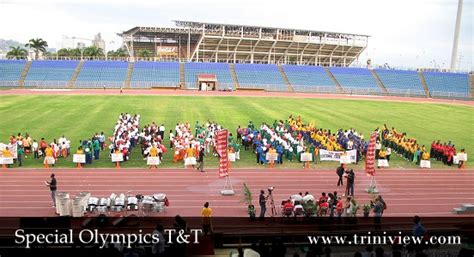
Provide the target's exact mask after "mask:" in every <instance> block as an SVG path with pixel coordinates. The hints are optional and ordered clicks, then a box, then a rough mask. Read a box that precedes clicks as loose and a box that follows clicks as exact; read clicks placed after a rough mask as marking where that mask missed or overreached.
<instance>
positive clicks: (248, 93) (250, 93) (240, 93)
mask: <svg viewBox="0 0 474 257" xmlns="http://www.w3.org/2000/svg"><path fill="white" fill-rule="evenodd" d="M0 95H165V96H167V95H169V96H221V97H226V96H237V97H284V98H317V99H350V100H373V101H397V102H414V103H445V104H455V105H466V106H474V101H472V100H457V99H440V98H425V97H402V96H377V95H352V94H318V93H299V92H267V91H263V90H237V91H233V92H222V91H206V92H201V91H197V90H176V89H159V90H152V89H125V90H123V94H120V89H107V90H102V89H21V88H14V89H8V90H0Z"/></svg>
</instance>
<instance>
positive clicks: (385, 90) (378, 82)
mask: <svg viewBox="0 0 474 257" xmlns="http://www.w3.org/2000/svg"><path fill="white" fill-rule="evenodd" d="M370 73H372V76H373V77H374V79H375V82H377V85H378V86H379V88H380V90H381V91H382V93H384V94H386V95H388V90H387V88H386V87H385V85H384V84H383V83H382V80H381V79H380V77H379V75H378V74H377V72H375V70H372V69H370Z"/></svg>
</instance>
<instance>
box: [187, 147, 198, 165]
mask: <svg viewBox="0 0 474 257" xmlns="http://www.w3.org/2000/svg"><path fill="white" fill-rule="evenodd" d="M194 151H195V149H194V148H193V146H192V145H191V144H190V145H189V147H188V148H186V160H188V161H189V162H190V163H193V164H191V165H188V166H192V167H193V168H194V165H195V164H196V157H195V156H194ZM188 168H189V167H188Z"/></svg>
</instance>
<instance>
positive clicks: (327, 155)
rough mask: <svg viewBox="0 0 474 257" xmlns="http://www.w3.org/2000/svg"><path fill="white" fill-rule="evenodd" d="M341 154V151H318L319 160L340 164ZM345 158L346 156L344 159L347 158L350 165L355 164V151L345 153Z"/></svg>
mask: <svg viewBox="0 0 474 257" xmlns="http://www.w3.org/2000/svg"><path fill="white" fill-rule="evenodd" d="M343 154H344V152H342V151H328V150H324V149H321V150H319V160H321V161H335V162H340V161H341V156H342V157H343ZM346 156H348V157H346V158H349V159H350V162H351V163H356V161H357V150H350V151H346Z"/></svg>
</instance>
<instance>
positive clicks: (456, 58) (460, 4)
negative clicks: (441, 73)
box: [450, 0, 463, 70]
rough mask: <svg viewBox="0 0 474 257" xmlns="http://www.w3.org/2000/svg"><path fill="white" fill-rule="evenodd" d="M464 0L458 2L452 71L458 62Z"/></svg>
mask: <svg viewBox="0 0 474 257" xmlns="http://www.w3.org/2000/svg"><path fill="white" fill-rule="evenodd" d="M462 4H463V0H458V12H457V15H456V25H455V27H454V39H453V51H452V53H451V66H450V69H451V70H456V67H457V62H458V45H459V30H460V29H461V16H462Z"/></svg>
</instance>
